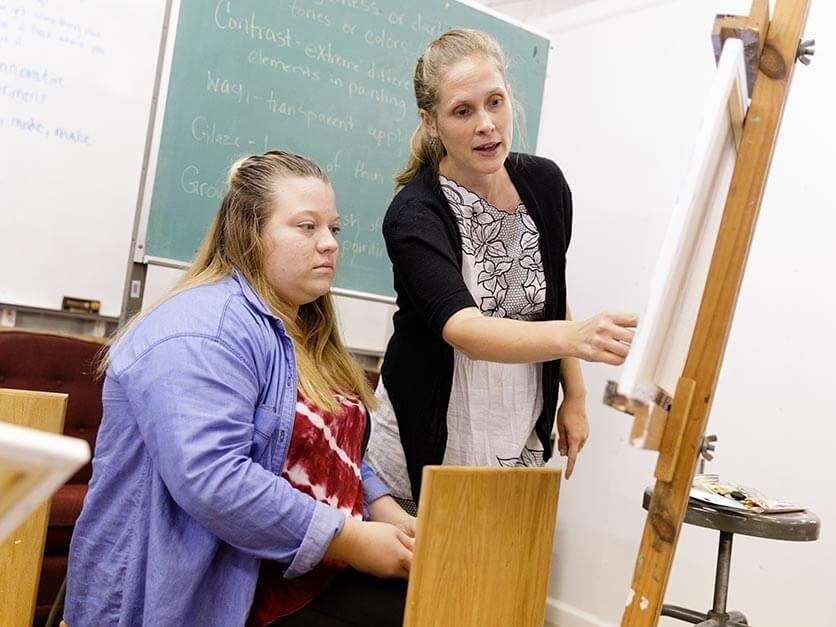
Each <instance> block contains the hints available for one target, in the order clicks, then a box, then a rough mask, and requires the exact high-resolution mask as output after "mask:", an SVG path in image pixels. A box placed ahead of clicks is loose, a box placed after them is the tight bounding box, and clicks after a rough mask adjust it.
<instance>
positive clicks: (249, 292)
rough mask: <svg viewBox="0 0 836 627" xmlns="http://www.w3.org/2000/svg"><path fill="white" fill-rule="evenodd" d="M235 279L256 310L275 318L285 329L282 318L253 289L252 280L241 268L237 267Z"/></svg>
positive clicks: (281, 327)
mask: <svg viewBox="0 0 836 627" xmlns="http://www.w3.org/2000/svg"><path fill="white" fill-rule="evenodd" d="M233 276H234V277H235V280H236V281H238V284H239V285H240V286H241V292H242V293H243V294H244V298H246V299H247V302H248V303H249V304H250V305H252V306H253V308H255V310H256V311H258V312H259V313H261V314H263V315H265V316H268V317H270V318H273V319H274V320H275V321H276V322H277V323H278V324H279V328H280V329H281V330H282V331H284V322H282V319H281V318H279V317H278V316H277V315H276V314H274V313H273V312H272V311H270V308H269V307H268V306H267V303H265V302H264V300H263V299H262V298H261V296H259V295H258V293H257V292H256V291H255V290H254V289H253V286H252V285H250V282H249V281H247V279H246V277H245V276H244V275H243V274H241V272H240V270H238V269H237V268H236V269H235V272H234V274H233Z"/></svg>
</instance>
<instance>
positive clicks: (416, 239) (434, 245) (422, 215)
mask: <svg viewBox="0 0 836 627" xmlns="http://www.w3.org/2000/svg"><path fill="white" fill-rule="evenodd" d="M383 237H384V239H385V240H386V250H387V252H388V253H389V258H390V259H391V260H392V266H393V268H394V271H395V275H396V277H397V278H398V280H399V281H400V283H401V286H402V288H403V290H404V291H405V294H404V296H406V298H408V299H409V301H410V303H411V304H412V305H413V306H414V307H415V308H416V311H417V312H418V313H419V315H420V316H421V317H422V318H423V319H424V320H426V322H427V324H428V325H429V326H430V328H431V329H432V330H433V331H434V332H435V333H437V334H438V335H441V332H442V330H443V329H444V325H445V324H446V322H447V320H449V319H450V316H452V315H453V314H454V313H456V312H457V311H460V310H461V309H465V308H467V307H475V306H476V303H475V301H474V300H473V296H472V295H471V294H470V291H469V290H468V289H467V285H465V282H464V279H463V278H462V272H461V265H460V263H459V254H460V251H458V250H456V247H455V245H454V243H453V242H451V241H450V237H449V235H448V233H447V232H446V230H445V228H444V225H443V224H442V222H441V220H440V218H439V217H438V216H436V215H434V214H433V213H432V211H431V210H430V209H428V208H425V207H421V206H420V204H418V203H413V204H406V205H403V206H400V207H395V208H393V209H392V210H390V212H389V214H388V215H387V216H386V219H385V220H384V222H383Z"/></svg>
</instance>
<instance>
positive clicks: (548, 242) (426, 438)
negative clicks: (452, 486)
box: [381, 153, 572, 500]
mask: <svg viewBox="0 0 836 627" xmlns="http://www.w3.org/2000/svg"><path fill="white" fill-rule="evenodd" d="M505 168H506V170H507V171H508V174H509V175H510V177H511V181H512V182H513V184H514V187H516V189H517V192H518V193H519V195H520V199H521V200H522V202H523V203H524V204H525V206H526V208H527V209H528V212H529V214H530V215H531V217H532V219H533V220H534V223H535V224H536V225H537V229H538V231H539V240H540V254H541V258H542V261H543V270H544V275H545V281H546V302H545V308H544V311H543V316H544V319H546V320H564V319H565V318H566V274H565V267H566V249H567V247H568V245H569V239H570V236H571V231H572V196H571V192H570V191H569V186H568V185H567V184H566V180H565V179H564V178H563V173H562V172H561V171H560V168H558V167H557V165H556V164H555V163H554V162H552V161H550V160H548V159H544V158H542V157H535V156H532V155H523V154H518V153H511V155H509V157H508V159H507V160H506V161H505ZM383 236H384V238H385V240H386V250H387V252H388V254H389V258H390V259H391V261H392V265H393V269H394V276H395V292H396V294H397V306H398V310H397V311H396V312H395V315H394V333H393V335H392V337H391V339H390V340H389V345H388V347H387V349H386V355H385V357H384V359H383V366H382V368H381V375H382V377H383V384H384V385H385V387H386V391H387V393H388V395H389V400H390V401H391V403H392V407H393V409H394V411H395V416H396V417H397V421H398V428H399V430H400V438H401V444H402V445H403V450H404V456H405V457H406V467H407V473H408V474H409V481H410V484H411V486H412V494H413V498H415V499H416V500H417V499H418V496H419V494H420V490H421V472H422V470H421V469H422V468H423V467H424V466H425V465H427V464H441V462H442V460H443V458H444V451H445V449H446V447H447V405H448V403H449V400H450V390H451V388H452V381H453V348H452V347H451V346H450V345H449V344H447V342H445V341H444V339H443V338H442V335H441V332H442V329H443V328H444V325H445V323H446V322H447V320H448V319H449V318H450V316H452V315H453V314H454V313H456V312H457V311H460V310H461V309H464V308H466V307H475V306H476V303H475V302H474V300H473V297H472V296H471V294H470V292H469V291H468V289H467V286H466V285H465V283H464V279H463V278H462V273H461V271H462V243H461V235H460V233H459V229H458V226H457V224H456V220H455V218H454V216H453V213H452V211H451V210H450V207H449V205H448V204H447V200H446V198H445V197H444V194H443V192H442V190H441V185H440V184H439V182H438V173H437V172H436V171H434V170H433V169H432V168H424V169H423V170H421V171H420V172H419V173H418V175H417V176H416V177H415V178H414V179H413V180H412V181H410V182H409V183H408V184H407V185H406V186H405V187H404V188H403V189H401V190H400V192H398V194H397V195H396V196H395V198H394V199H393V200H392V202H391V204H390V205H389V209H388V211H387V212H386V217H385V218H384V220H383ZM542 373H543V409H542V412H541V413H540V416H539V417H538V418H537V423H536V425H535V431H536V433H537V436H538V438H539V439H540V442H541V443H542V444H543V451H544V452H543V457H544V459H546V460H548V459H549V458H550V457H551V455H552V445H551V441H550V436H551V432H552V428H553V426H554V419H555V412H556V409H557V394H558V383H559V378H560V361H559V360H556V361H550V362H545V363H544V364H543V368H542Z"/></svg>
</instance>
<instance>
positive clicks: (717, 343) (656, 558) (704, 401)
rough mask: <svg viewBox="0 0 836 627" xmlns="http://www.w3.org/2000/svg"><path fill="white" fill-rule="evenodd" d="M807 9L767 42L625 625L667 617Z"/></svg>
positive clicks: (772, 31) (795, 10)
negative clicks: (678, 552)
mask: <svg viewBox="0 0 836 627" xmlns="http://www.w3.org/2000/svg"><path fill="white" fill-rule="evenodd" d="M809 6H810V0H777V1H776V6H775V15H774V17H773V18H772V20H771V21H770V22H769V27H768V34H767V36H766V41H765V42H763V40H762V38H761V42H760V43H761V45H763V50H762V52H761V54H760V55H759V72H758V80H757V82H756V83H755V89H754V93H753V95H752V100H751V104H750V105H749V111H748V113H747V115H746V120H745V123H744V126H743V135H742V138H741V142H740V150H739V153H738V157H737V161H736V164H735V168H734V174H733V176H732V181H731V185H730V187H729V193H728V197H727V199H726V204H725V209H724V212H723V219H722V223H721V225H720V232H719V235H718V237H717V242H716V245H715V247H714V254H713V257H712V259H711V265H710V269H709V273H708V279H707V280H706V284H705V290H704V292H703V298H702V302H701V305H700V310H699V315H698V317H697V323H696V327H695V329H694V334H693V336H692V339H691V344H690V347H689V350H688V358H687V360H686V363H685V368H684V370H683V372H682V377H681V378H680V379H679V383H678V385H677V389H676V392H675V394H674V397H673V401H672V404H671V409H670V412H669V415H668V417H667V420H666V424H665V427H664V432H663V435H662V440H661V445H660V447H659V450H660V454H659V460H658V464H657V467H656V472H655V476H656V479H657V481H656V485H655V488H654V491H653V498H652V500H651V503H650V507H649V509H648V513H647V520H646V522H645V527H644V533H643V535H642V541H641V547H640V549H639V555H638V558H637V560H636V567H635V571H634V573H633V581H632V584H631V587H630V591H629V595H628V599H627V606H626V608H625V610H624V614H623V616H622V619H621V625H622V626H623V627H644V626H651V625H656V624H657V623H658V621H659V616H660V612H661V609H662V603H663V600H664V595H665V589H666V587H667V583H668V578H669V576H670V571H671V566H672V564H673V557H674V553H675V551H676V543H677V540H678V538H679V531H680V529H681V527H682V522H683V520H684V518H685V509H686V507H687V505H688V494H689V491H690V488H691V482H692V481H693V478H694V470H695V467H696V463H697V457H698V455H699V450H700V444H701V441H702V437H703V434H704V432H705V427H706V423H707V421H708V414H709V411H710V409H711V402H712V400H713V398H714V390H715V387H716V385H717V377H718V375H719V372H720V366H721V364H722V360H723V353H724V352H725V348H726V342H727V340H728V336H729V331H730V329H731V324H732V318H733V314H734V309H735V305H736V303H737V297H738V294H739V292H740V286H741V282H742V279H743V270H744V268H745V265H746V259H747V256H748V253H749V247H750V245H751V242H752V235H753V232H754V227H755V223H756V221H757V216H758V211H759V209H760V205H761V200H762V198H763V191H764V187H765V185H766V177H767V173H768V170H769V164H770V162H771V160H772V152H773V150H774V147H775V142H776V139H777V135H778V127H779V125H780V122H781V116H782V114H783V110H784V105H785V102H786V98H787V93H788V90H789V84H790V80H791V78H792V72H793V68H794V65H795V60H796V54H797V50H798V45H799V41H800V37H801V34H802V31H803V29H804V25H805V23H806V21H807V13H808V11H809ZM764 9H765V10H764ZM751 18H752V19H753V20H758V19H763V20H766V19H768V5H767V3H766V0H755V1H754V2H753V12H752V16H751ZM764 30H766V29H764ZM761 32H763V31H761Z"/></svg>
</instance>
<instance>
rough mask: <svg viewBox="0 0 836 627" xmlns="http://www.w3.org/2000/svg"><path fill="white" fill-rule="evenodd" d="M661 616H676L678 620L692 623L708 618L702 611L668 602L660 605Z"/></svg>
mask: <svg viewBox="0 0 836 627" xmlns="http://www.w3.org/2000/svg"><path fill="white" fill-rule="evenodd" d="M662 616H668V617H670V618H676V619H678V620H682V621H685V622H686V623H691V624H692V625H696V624H697V623H701V622H703V621H704V620H706V619H707V618H708V616H707V615H705V614H703V613H702V612H697V611H695V610H689V609H688V608H687V607H680V606H679V605H668V604H665V605H663V606H662Z"/></svg>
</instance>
